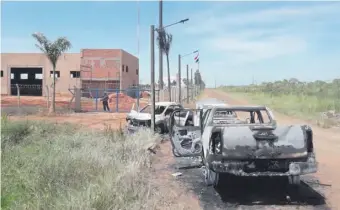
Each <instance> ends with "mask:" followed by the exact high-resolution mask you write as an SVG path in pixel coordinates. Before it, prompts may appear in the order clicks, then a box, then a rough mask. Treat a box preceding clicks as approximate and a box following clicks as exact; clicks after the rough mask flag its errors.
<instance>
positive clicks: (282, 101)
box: [222, 79, 340, 119]
mask: <svg viewBox="0 0 340 210" xmlns="http://www.w3.org/2000/svg"><path fill="white" fill-rule="evenodd" d="M222 90H224V91H227V92H230V93H236V94H237V95H239V96H242V97H246V98H248V99H250V101H251V102H254V103H257V104H263V105H267V106H269V107H271V108H273V109H274V110H276V111H278V112H281V113H284V114H287V115H294V116H299V117H304V118H307V119H317V118H319V117H320V113H321V112H327V111H329V110H334V111H335V112H340V79H334V80H333V81H331V82H324V81H320V80H318V81H315V82H301V81H298V80H297V79H290V80H281V81H275V82H269V83H262V84H259V85H249V86H225V87H222Z"/></svg>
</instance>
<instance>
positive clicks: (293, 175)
mask: <svg viewBox="0 0 340 210" xmlns="http://www.w3.org/2000/svg"><path fill="white" fill-rule="evenodd" d="M183 112H193V113H194V114H193V115H194V116H195V117H194V123H193V125H189V126H188V125H185V126H183V125H179V124H177V123H176V122H178V120H175V118H176V117H177V118H178V117H181V116H184V115H185V114H184V113H183ZM197 122H199V123H197ZM170 138H171V143H172V146H173V153H174V155H175V156H177V157H194V156H201V158H202V163H203V168H204V172H205V182H206V184H207V185H214V186H218V185H220V183H221V182H220V174H221V173H229V174H233V175H236V176H286V177H288V181H289V183H290V184H291V185H294V186H298V185H299V184H300V175H304V174H309V173H315V172H316V171H317V163H316V159H315V154H314V148H313V132H312V129H311V127H309V126H308V125H280V126H279V125H277V124H276V121H275V119H274V115H273V113H272V112H271V111H270V109H268V108H267V107H265V106H213V107H212V108H210V109H207V110H205V111H204V113H203V111H202V110H178V111H175V112H173V113H172V115H171V118H170Z"/></svg>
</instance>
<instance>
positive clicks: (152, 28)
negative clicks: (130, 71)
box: [150, 18, 189, 131]
mask: <svg viewBox="0 0 340 210" xmlns="http://www.w3.org/2000/svg"><path fill="white" fill-rule="evenodd" d="M188 20H189V18H186V19H183V20H180V21H178V22H175V23H172V24H169V25H166V26H164V27H163V28H160V29H159V28H155V25H151V26H150V57H151V60H150V61H151V62H150V63H151V65H150V67H151V130H152V131H155V103H156V101H155V31H157V32H158V33H159V32H161V31H163V30H164V28H168V27H170V26H173V25H176V24H179V23H185V22H187V21H188ZM159 49H160V50H161V48H159ZM161 81H162V82H163V78H162V80H161Z"/></svg>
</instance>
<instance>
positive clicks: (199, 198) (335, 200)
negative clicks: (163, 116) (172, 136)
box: [11, 89, 340, 210]
mask: <svg viewBox="0 0 340 210" xmlns="http://www.w3.org/2000/svg"><path fill="white" fill-rule="evenodd" d="M205 97H206V98H208V97H209V98H217V99H220V100H224V101H225V102H227V103H229V104H247V103H248V102H247V101H246V100H236V99H234V98H232V97H230V95H228V94H227V93H224V92H220V91H217V90H212V89H207V90H206V91H205V92H204V94H203V95H202V98H205ZM275 115H276V118H277V120H278V122H279V123H281V124H291V123H304V122H303V121H302V120H299V119H294V118H291V117H287V116H284V115H280V114H278V113H275ZM11 118H14V119H22V117H20V116H12V117H11ZM27 118H28V119H33V120H48V121H56V122H58V123H63V122H70V123H76V124H83V125H85V126H87V127H90V128H93V129H104V128H105V125H109V126H111V127H113V128H119V125H120V124H122V125H124V122H125V114H116V113H110V114H109V113H81V114H70V115H63V116H55V117H46V116H28V117H27ZM313 130H314V136H315V140H314V144H315V149H316V155H317V159H318V161H319V172H318V173H317V174H316V175H315V176H306V177H304V178H303V180H304V184H303V186H302V188H301V190H300V192H299V193H298V194H297V193H295V192H291V191H289V190H288V189H286V188H285V185H284V184H285V180H282V179H270V180H268V179H254V178H235V177H226V178H230V180H229V181H228V182H226V183H225V187H224V188H223V189H218V190H215V189H214V188H213V187H206V186H205V184H204V179H203V173H202V170H201V169H200V168H191V169H179V167H183V166H184V167H185V166H188V165H192V164H197V161H196V160H194V159H190V158H174V157H173V155H172V153H171V144H170V142H169V141H167V142H166V143H164V144H161V145H160V150H159V151H158V152H157V154H156V155H155V156H154V159H155V161H154V163H153V170H154V176H153V180H152V181H153V182H157V183H158V184H159V189H160V190H164V191H165V192H166V193H169V199H171V201H169V205H168V207H167V204H165V206H164V208H163V209H172V207H171V205H170V203H180V204H181V205H180V206H182V207H183V208H182V209H186V210H191V209H193V210H196V209H207V210H214V209H216V210H217V209H270V210H271V209H340V167H339V166H340V131H336V130H330V129H322V128H319V127H317V126H313ZM174 172H182V176H179V177H177V178H175V177H173V176H172V175H171V174H172V173H174ZM318 182H320V183H318ZM328 184H329V185H331V186H328ZM323 195H324V196H323ZM170 197H171V198H170ZM324 197H326V199H325V198H324ZM325 202H326V203H325Z"/></svg>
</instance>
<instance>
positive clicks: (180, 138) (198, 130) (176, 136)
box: [169, 109, 203, 157]
mask: <svg viewBox="0 0 340 210" xmlns="http://www.w3.org/2000/svg"><path fill="white" fill-rule="evenodd" d="M201 118H202V111H201V110H195V109H182V110H176V111H174V112H173V113H172V114H171V116H170V121H169V122H170V126H169V127H170V132H169V134H170V140H171V144H172V152H173V154H174V155H175V156H176V157H195V156H201V154H202V149H203V147H202V141H201V136H202V126H201V123H200V124H199V125H197V124H195V121H197V119H199V122H202V120H201ZM195 119H196V120H195ZM196 123H197V122H196Z"/></svg>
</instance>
